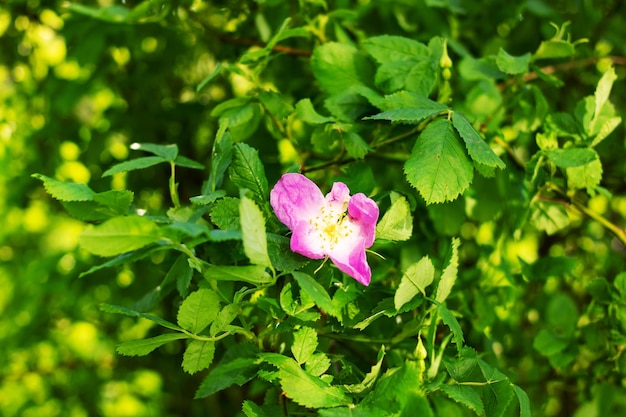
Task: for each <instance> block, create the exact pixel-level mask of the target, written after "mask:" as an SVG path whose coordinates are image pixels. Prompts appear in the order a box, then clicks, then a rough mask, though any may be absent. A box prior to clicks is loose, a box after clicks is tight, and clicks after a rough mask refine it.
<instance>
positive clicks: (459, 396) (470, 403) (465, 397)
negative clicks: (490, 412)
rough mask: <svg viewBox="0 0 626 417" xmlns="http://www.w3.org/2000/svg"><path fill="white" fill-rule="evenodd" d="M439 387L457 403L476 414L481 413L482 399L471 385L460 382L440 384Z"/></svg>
mask: <svg viewBox="0 0 626 417" xmlns="http://www.w3.org/2000/svg"><path fill="white" fill-rule="evenodd" d="M439 388H440V389H441V391H443V392H444V393H445V394H446V395H447V396H448V397H450V398H451V399H453V400H454V401H456V402H457V403H459V404H463V405H464V406H466V407H468V408H469V409H470V410H472V411H474V412H475V413H476V415H479V416H482V415H483V412H484V409H485V406H484V405H483V401H482V400H481V399H480V395H479V394H478V392H476V389H474V388H473V387H471V386H468V385H460V384H454V385H447V384H442V385H440V386H439Z"/></svg>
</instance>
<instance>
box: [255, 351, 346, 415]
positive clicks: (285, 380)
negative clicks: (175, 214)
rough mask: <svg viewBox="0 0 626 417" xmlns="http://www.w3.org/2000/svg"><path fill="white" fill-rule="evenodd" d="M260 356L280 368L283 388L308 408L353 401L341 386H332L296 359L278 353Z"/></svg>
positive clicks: (344, 403) (338, 404)
mask: <svg viewBox="0 0 626 417" xmlns="http://www.w3.org/2000/svg"><path fill="white" fill-rule="evenodd" d="M259 356H260V358H261V359H262V360H264V361H265V362H268V363H270V364H272V365H274V366H276V367H277V368H278V379H279V381H280V386H281V388H282V390H283V391H284V393H285V395H286V396H287V397H289V398H291V399H292V400H293V401H294V402H296V403H297V404H300V405H302V406H304V407H307V408H324V407H338V406H342V405H347V404H350V403H352V401H351V399H350V397H348V396H347V395H346V394H345V392H344V390H343V389H342V388H341V387H338V386H331V385H330V384H328V383H327V382H325V381H323V380H322V379H320V378H318V377H315V376H313V375H311V374H309V373H308V372H306V371H304V370H303V369H302V368H301V367H300V365H298V363H297V362H296V361H295V360H293V359H291V358H288V357H286V356H283V355H280V354H278V353H261V354H260V355H259Z"/></svg>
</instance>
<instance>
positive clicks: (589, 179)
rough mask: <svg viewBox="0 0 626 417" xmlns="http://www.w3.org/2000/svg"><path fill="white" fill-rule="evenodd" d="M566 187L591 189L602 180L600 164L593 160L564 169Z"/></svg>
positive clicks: (598, 161) (598, 160)
mask: <svg viewBox="0 0 626 417" xmlns="http://www.w3.org/2000/svg"><path fill="white" fill-rule="evenodd" d="M565 173H566V174H567V186H568V188H570V189H581V188H583V189H584V188H593V187H596V186H597V185H600V181H601V180H602V162H600V159H595V160H593V161H591V162H589V163H587V164H585V165H582V166H577V167H572V168H566V169H565Z"/></svg>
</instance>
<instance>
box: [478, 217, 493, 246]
mask: <svg viewBox="0 0 626 417" xmlns="http://www.w3.org/2000/svg"><path fill="white" fill-rule="evenodd" d="M493 229H494V224H493V223H492V222H484V223H481V224H480V226H478V231H477V232H476V243H478V244H479V245H493V244H494V241H493V232H494V230H493Z"/></svg>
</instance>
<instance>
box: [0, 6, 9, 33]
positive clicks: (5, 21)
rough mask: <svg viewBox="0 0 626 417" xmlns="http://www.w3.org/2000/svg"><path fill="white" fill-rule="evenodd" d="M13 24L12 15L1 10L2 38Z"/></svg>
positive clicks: (0, 30) (0, 25) (0, 28)
mask: <svg viewBox="0 0 626 417" xmlns="http://www.w3.org/2000/svg"><path fill="white" fill-rule="evenodd" d="M10 24H11V13H9V12H8V11H6V10H0V36H2V35H3V34H4V32H6V31H7V29H8V28H9V25H10Z"/></svg>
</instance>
